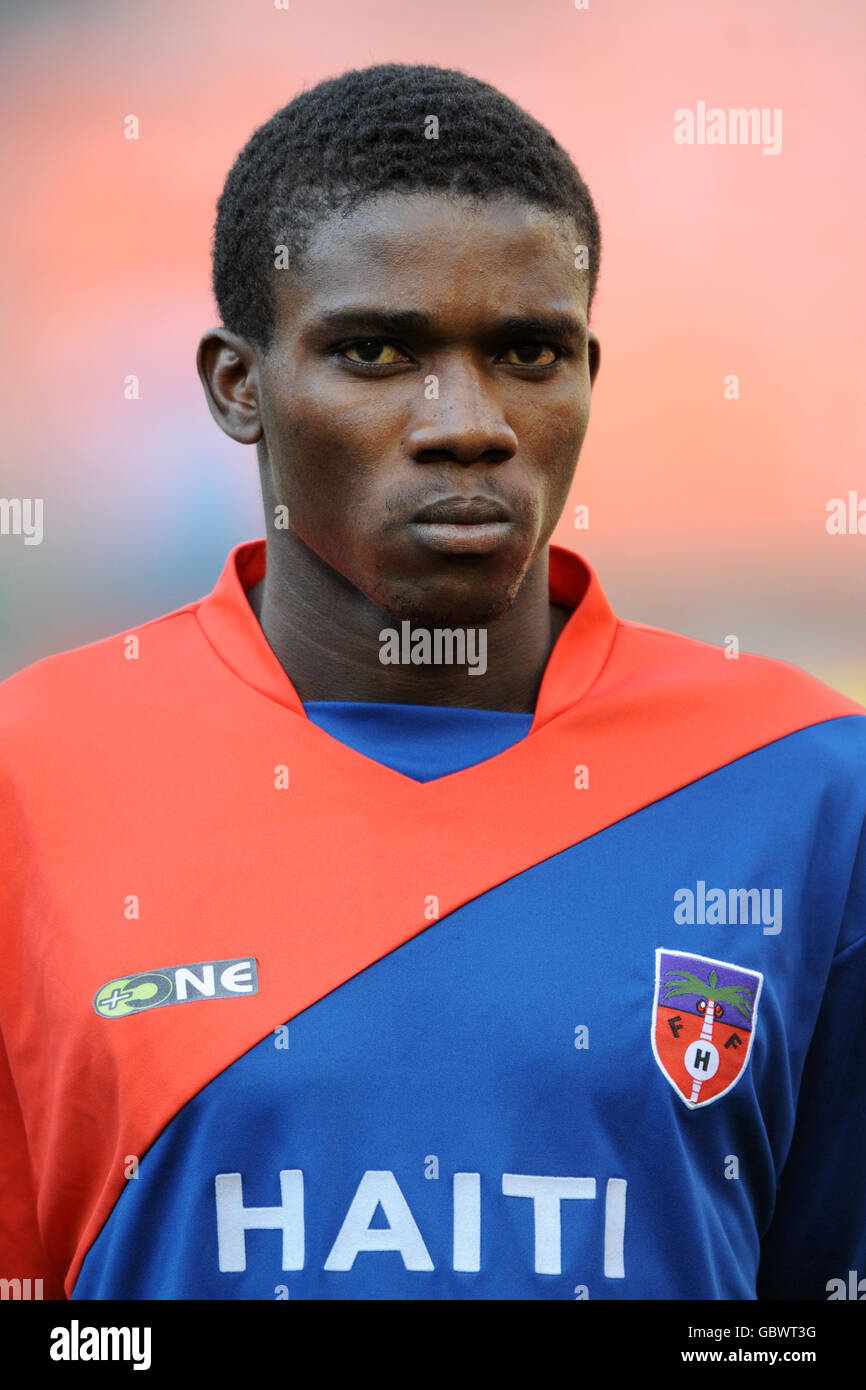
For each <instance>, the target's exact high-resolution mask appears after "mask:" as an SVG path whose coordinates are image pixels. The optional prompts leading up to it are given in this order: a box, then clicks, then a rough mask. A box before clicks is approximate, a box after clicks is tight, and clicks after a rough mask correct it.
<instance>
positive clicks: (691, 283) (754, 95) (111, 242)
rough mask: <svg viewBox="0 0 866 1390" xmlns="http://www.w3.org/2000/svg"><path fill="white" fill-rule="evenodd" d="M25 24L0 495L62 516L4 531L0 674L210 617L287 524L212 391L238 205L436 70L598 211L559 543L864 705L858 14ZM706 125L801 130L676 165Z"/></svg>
mask: <svg viewBox="0 0 866 1390" xmlns="http://www.w3.org/2000/svg"><path fill="white" fill-rule="evenodd" d="M4 25H5V43H4V53H3V57H2V60H0V72H2V77H3V81H2V84H0V88H2V97H0V109H2V120H3V131H4V145H5V154H4V156H3V161H4V169H3V172H4V176H5V177H4V184H5V187H6V191H7V212H6V216H5V218H4V222H3V227H2V241H3V249H2V257H0V304H2V308H3V311H4V318H5V322H6V332H5V333H4V335H3V342H2V346H0V352H2V356H3V359H4V361H3V373H2V377H3V385H4V398H5V405H4V421H3V449H2V468H0V497H6V498H13V497H42V498H43V499H44V527H45V534H44V540H43V542H42V544H41V545H38V546H36V545H33V546H25V545H24V543H23V539H22V538H21V537H20V536H12V535H5V536H0V678H2V677H5V676H8V675H10V674H11V673H12V672H14V671H16V670H18V669H20V668H21V667H23V666H25V665H28V664H29V663H30V662H32V661H35V660H37V659H39V658H40V657H43V656H46V655H48V654H50V653H53V652H57V651H60V650H63V649H65V648H68V647H72V646H78V645H80V644H82V643H85V642H88V641H92V640H94V639H96V638H99V637H102V636H105V635H108V634H110V633H115V632H121V631H124V630H126V629H128V628H132V627H134V626H135V624H136V623H139V622H142V621H144V620H146V619H148V618H151V617H155V616H158V615H159V614H161V613H164V612H167V611H170V610H171V609H173V608H176V607H179V606H180V605H181V604H183V603H185V602H187V601H189V600H190V599H193V598H196V597H199V596H201V595H203V594H205V593H206V592H208V591H209V589H210V588H211V587H212V586H213V583H214V582H215V580H216V577H217V575H218V573H219V571H220V569H221V567H222V564H223V561H224V559H225V555H226V552H227V551H228V549H229V548H230V547H231V546H232V545H234V544H235V543H237V542H238V541H240V540H243V539H247V538H249V537H252V536H256V535H261V534H262V533H263V524H262V520H261V514H260V502H259V496H258V483H257V475H256V462H255V453H254V450H252V449H247V450H244V449H243V448H242V447H241V446H238V445H235V444H232V443H231V442H230V441H229V440H228V439H226V438H225V437H224V436H223V435H222V434H221V433H220V432H219V431H218V430H217V428H216V426H215V425H214V424H213V423H212V421H211V418H210V415H209V414H208V411H207V409H206V406H205V403H204V400H203V397H202V393H201V389H200V386H199V383H198V379H197V376H196V373H195V366H194V354H195V348H196V344H197V341H198V337H199V336H200V333H201V331H202V330H203V328H205V327H206V326H208V325H209V324H210V323H212V322H214V321H215V309H214V306H213V301H212V298H211V294H210V289H209V273H210V267H209V246H210V237H211V228H212V224H213V217H214V206H215V202H216V199H217V197H218V195H219V192H220V190H221V187H222V182H223V180H224V178H225V175H226V173H227V171H228V169H229V167H230V165H231V163H232V162H233V160H234V157H235V155H236V153H237V151H238V150H239V149H240V147H241V146H242V145H243V143H244V142H245V141H246V139H247V137H248V136H249V134H250V133H251V131H252V130H253V128H254V127H255V126H256V125H259V124H260V123H261V122H262V121H264V120H266V119H267V118H268V117H269V116H270V115H271V114H272V112H273V111H274V110H276V109H277V108H278V107H279V106H281V105H283V104H284V103H285V102H286V101H288V100H290V99H291V97H292V96H294V95H295V94H296V93H297V92H298V91H299V90H300V89H301V88H302V87H304V86H310V85H313V84H314V83H315V82H317V81H318V80H320V79H321V78H322V77H325V76H329V75H332V74H335V73H338V72H341V71H343V70H344V69H346V68H349V67H363V66H366V65H367V64H369V63H373V62H383V61H404V62H419V61H420V62H432V63H437V64H441V65H443V66H453V67H459V68H462V69H464V70H465V71H468V72H471V73H473V74H475V75H476V76H479V77H482V78H484V79H486V80H488V81H491V82H493V83H494V84H496V85H497V86H500V87H501V88H502V89H503V90H504V91H506V92H507V93H508V94H509V95H510V96H512V97H513V98H515V99H516V100H517V101H518V102H520V103H521V104H522V105H523V106H525V107H526V108H527V109H528V110H529V111H530V112H532V113H533V114H534V115H535V116H537V117H538V118H539V119H540V120H542V121H543V122H545V123H546V124H547V125H548V126H549V127H550V128H551V129H552V131H553V132H554V134H555V135H556V136H557V138H558V139H559V140H560V141H561V143H563V144H564V145H565V146H566V147H567V148H568V149H569V150H570V152H571V153H572V155H573V156H574V158H575V160H576V162H577V164H578V167H579V168H580V171H581V173H582V174H583V176H584V178H585V179H586V181H587V182H588V184H589V186H590V189H591V190H592V193H593V196H594V198H595V200H596V203H597V206H598V208H599V212H600V216H601V221H602V231H603V236H604V257H603V268H602V275H601V285H600V290H599V295H598V299H597V302H596V307H595V310H594V315H593V323H594V326H595V328H596V330H597V331H598V332H599V334H600V336H601V339H602V371H601V374H600V376H599V381H598V385H597V388H596V391H595V393H594V397H593V416H592V422H591V425H590V430H589V435H588V438H587V442H586V445H585V447H584V452H583V457H582V460H581V464H580V467H579V469H578V474H577V479H576V483H575V487H574V493H573V498H572V507H573V506H574V505H577V504H584V505H586V506H587V507H588V508H589V522H590V524H589V529H588V530H582V531H576V530H575V529H574V527H573V524H572V509H571V507H570V508H569V509H567V511H566V513H565V516H564V518H563V521H562V523H561V525H560V527H559V530H558V531H557V534H556V536H555V537H554V539H555V540H557V541H559V542H560V543H561V544H564V545H568V546H571V547H573V548H575V549H579V550H581V551H582V552H583V553H584V554H586V556H587V557H588V558H589V559H590V560H591V561H592V563H593V564H594V565H595V566H596V568H597V569H598V571H599V573H600V576H601V579H602V582H603V583H604V585H605V587H606V589H607V592H608V594H609V596H610V598H611V601H612V602H613V604H614V607H615V608H616V610H617V611H618V612H619V613H620V614H621V615H622V616H623V617H628V618H633V619H636V620H640V621H643V622H648V623H652V624H654V625H656V626H660V627H668V628H672V629H674V630H677V631H681V632H686V633H689V634H691V635H693V636H696V637H700V638H702V639H704V640H706V641H710V642H717V643H723V642H724V641H725V638H726V637H727V636H728V634H735V635H736V636H737V637H738V639H739V642H740V645H741V648H742V649H743V650H744V651H756V652H762V653H764V654H766V655H770V656H777V657H781V658H784V659H786V660H789V661H793V662H795V663H796V664H797V665H800V666H802V667H804V668H805V669H807V670H809V671H812V672H813V673H814V674H816V675H817V676H819V677H821V678H822V679H823V680H825V681H827V682H829V683H830V684H831V685H835V686H837V687H838V688H839V689H841V690H844V691H846V692H847V693H849V694H851V695H853V696H854V697H855V698H858V699H860V700H861V701H864V702H866V603H864V598H866V535H854V534H846V535H829V534H828V532H827V529H826V518H827V510H826V509H827V503H828V501H829V500H830V499H831V498H834V497H842V498H847V495H848V493H849V492H850V491H851V490H856V489H858V488H859V494H858V495H859V497H860V498H863V499H866V465H864V457H866V450H864V412H863V409H862V406H861V404H860V398H861V397H862V375H863V358H862V340H863V322H864V302H863V301H864V276H863V273H862V237H863V211H864V201H866V194H864V180H863V171H864V159H863V154H862V130H863V127H864V84H863V82H862V67H861V63H862V59H861V54H862V52H863V47H864V39H866V11H864V9H863V7H862V5H861V4H860V0H850V2H848V0H836V2H835V3H834V4H832V5H831V6H829V7H827V6H818V5H815V4H813V3H811V2H808V3H807V0H762V3H761V4H760V5H758V6H756V5H754V3H753V0H727V3H724V4H717V5H709V6H708V5H695V4H694V3H693V0H666V3H665V4H664V5H663V6H659V5H654V4H650V3H639V0H620V3H617V4H609V3H603V0H591V3H590V8H589V9H585V10H578V9H576V8H575V5H574V3H573V0H533V3H532V4H531V5H528V4H525V3H511V0H502V2H501V3H496V0H473V3H472V4H470V5H467V4H466V3H465V0H437V3H436V4H435V5H422V4H416V5H413V6H410V7H408V8H407V7H404V6H398V5H394V4H392V3H389V2H388V0H366V3H364V4H363V5H358V4H357V3H355V0H289V5H288V8H287V9H278V8H276V6H275V4H274V3H273V0H260V3H258V4H246V5H244V6H243V7H241V8H240V9H239V7H238V6H237V5H235V4H234V3H229V0H184V4H183V5H176V4H171V3H166V2H165V0H156V2H155V3H149V4H147V5H132V6H125V5H118V4H117V3H116V0H99V2H98V3H97V2H96V0H92V2H91V3H87V0H78V3H76V4H68V3H53V4H52V3H42V4H40V5H38V6H33V5H32V4H30V3H18V4H16V3H9V0H7V3H6V4H5V5H4ZM700 100H703V101H706V103H707V104H708V105H717V106H721V107H723V108H726V109H727V108H729V107H757V108H770V109H773V108H781V110H782V113H783V125H782V133H783V139H782V150H781V153H780V154H778V155H765V154H764V153H763V151H762V149H761V148H760V147H749V146H746V147H733V146H724V147H707V146H704V147H700V146H691V147H683V146H678V145H676V144H675V143H674V140H673V127H674V112H675V110H677V109H678V108H682V107H689V108H692V109H694V108H695V106H696V104H697V102H698V101H700ZM130 114H135V115H136V116H137V117H138V119H139V121H140V132H141V134H140V139H139V140H138V141H128V140H126V139H124V138H123V121H124V118H125V117H126V116H127V115H130ZM129 373H134V374H136V375H137V376H138V377H139V378H140V383H141V398H140V399H139V400H138V401H127V400H125V399H124V393H123V383H124V378H125V376H126V375H127V374H129ZM731 373H734V374H736V376H737V377H738V378H739V383H740V399H739V400H737V401H729V400H726V399H725V396H724V380H725V377H726V376H727V375H728V374H731ZM95 698H98V693H95Z"/></svg>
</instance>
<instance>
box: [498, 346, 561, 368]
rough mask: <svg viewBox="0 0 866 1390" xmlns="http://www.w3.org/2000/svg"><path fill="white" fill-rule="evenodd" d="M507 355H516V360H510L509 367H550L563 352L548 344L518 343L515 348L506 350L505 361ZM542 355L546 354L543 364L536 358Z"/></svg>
mask: <svg viewBox="0 0 866 1390" xmlns="http://www.w3.org/2000/svg"><path fill="white" fill-rule="evenodd" d="M509 353H514V354H515V355H516V360H514V358H512V360H511V361H510V362H509V366H511V367H552V366H553V364H554V362H558V361H559V359H560V357H562V355H563V350H562V348H559V347H554V346H552V344H550V343H518V344H517V346H516V347H511V348H507V349H506V353H505V358H506V360H507V359H508V354H509ZM542 353H546V354H547V357H546V359H545V360H544V361H543V362H539V361H538V358H539V356H540V355H541V354H542Z"/></svg>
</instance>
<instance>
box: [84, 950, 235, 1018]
mask: <svg viewBox="0 0 866 1390" xmlns="http://www.w3.org/2000/svg"><path fill="white" fill-rule="evenodd" d="M256 966H257V961H256V959H255V957H254V956H244V957H243V959H241V960H204V961H198V962H197V963H196V964H194V965H168V966H160V968H159V969H158V970H145V971H142V972H141V973H140V974H138V975H121V976H120V977H119V978H118V979H116V980H109V981H108V983H107V984H105V985H102V987H101V988H100V989H98V990H97V991H96V994H95V995H94V998H93V1007H94V1009H95V1010H96V1012H97V1013H98V1014H99V1016H100V1018H125V1017H128V1015H129V1014H140V1013H142V1012H143V1011H144V1010H145V1009H159V1008H161V1007H162V1005H163V1004H192V1003H195V1002H196V1001H197V1000H201V999H236V998H237V997H238V995H241V994H258V992H259V977H258V971H257V969H256Z"/></svg>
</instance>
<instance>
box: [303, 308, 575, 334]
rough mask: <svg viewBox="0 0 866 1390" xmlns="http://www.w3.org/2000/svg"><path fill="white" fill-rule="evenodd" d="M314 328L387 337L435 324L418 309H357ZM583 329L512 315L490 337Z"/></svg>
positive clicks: (558, 320)
mask: <svg viewBox="0 0 866 1390" xmlns="http://www.w3.org/2000/svg"><path fill="white" fill-rule="evenodd" d="M314 326H315V328H318V329H323V328H324V329H328V330H329V331H331V332H335V333H353V332H354V333H358V332H364V333H376V334H379V335H382V336H388V335H389V334H392V335H396V336H399V335H400V334H404V333H406V334H411V333H418V334H428V335H429V334H432V333H434V331H435V324H434V321H433V319H432V318H431V317H430V315H429V314H425V313H423V312H422V311H421V310H420V309H387V310H386V309H374V308H372V307H369V308H367V307H364V306H358V307H357V308H349V309H334V310H331V311H330V312H328V313H324V314H321V315H320V316H319V317H318V318H317V319H316V322H315V325H314ZM585 335H586V329H585V328H584V325H583V324H582V323H581V321H580V319H578V318H576V317H575V315H574V314H570V313H567V312H558V311H556V312H553V313H549V314H542V315H535V314H511V315H508V316H507V317H506V318H502V319H498V320H497V321H496V322H495V323H494V324H492V325H491V328H490V336H491V337H496V338H521V337H522V338H524V339H526V340H531V339H535V338H563V337H566V338H574V339H583V338H584V337H585Z"/></svg>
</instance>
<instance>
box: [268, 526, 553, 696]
mask: <svg viewBox="0 0 866 1390" xmlns="http://www.w3.org/2000/svg"><path fill="white" fill-rule="evenodd" d="M287 542H288V543H287ZM247 598H248V600H249V603H250V606H251V608H252V610H253V612H254V613H255V615H256V617H257V618H258V620H259V623H260V625H261V628H262V631H263V632H264V635H265V637H266V638H267V640H268V643H269V645H270V647H271V648H272V650H273V652H274V654H275V656H276V657H277V660H278V661H279V662H280V665H281V666H282V668H283V670H284V671H285V672H286V674H287V676H288V677H289V679H290V680H291V682H292V685H293V686H294V687H295V689H296V691H297V692H298V695H299V697H300V699H301V700H302V701H303V702H307V701H309V700H360V701H375V702H382V701H385V702H389V703H394V704H419V705H461V706H467V707H472V708H476V709H497V710H510V711H515V712H520V713H526V714H530V713H532V712H533V711H534V709H535V702H536V699H537V696H538V689H539V686H540V684H541V678H542V676H543V674H544V668H545V666H546V665H547V661H548V658H549V656H550V653H551V651H552V649H553V646H554V643H555V642H556V639H557V637H558V636H559V634H560V632H561V631H562V629H563V627H564V626H565V624H566V622H567V621H568V619H569V617H570V616H571V614H570V612H569V610H568V609H566V608H562V607H561V606H560V605H558V604H552V603H551V602H550V599H549V595H548V551H547V547H546V546H545V547H544V549H543V550H542V552H541V554H540V555H539V556H538V557H537V558H536V560H535V561H534V562H533V564H532V565H531V566H530V568H529V570H528V571H527V573H526V576H525V578H524V580H523V583H522V584H521V587H520V589H519V591H518V594H517V597H516V599H515V600H514V603H513V604H512V606H511V608H510V609H509V610H508V612H507V613H503V614H502V616H501V617H499V618H496V619H493V620H491V621H489V622H488V623H487V624H486V625H484V632H485V634H486V669H485V671H484V673H483V675H482V674H481V671H480V667H479V671H478V674H476V675H471V674H470V670H471V669H472V668H471V667H470V666H468V665H465V664H464V665H456V664H453V665H449V664H435V663H427V664H420V665H412V664H389V665H385V664H383V663H382V662H381V661H380V660H379V653H380V650H381V641H380V633H381V632H382V631H383V630H384V629H385V628H391V629H395V630H396V632H397V633H398V634H400V631H401V624H400V621H399V619H397V618H394V617H392V616H390V615H389V614H387V613H384V612H383V610H382V609H381V608H378V607H376V605H375V604H373V603H371V602H370V600H369V599H367V598H366V597H365V596H364V595H363V594H362V593H361V592H360V590H358V589H356V588H355V587H354V586H353V585H351V584H349V582H348V581H347V580H346V579H344V578H343V576H342V575H340V574H338V573H337V572H336V571H335V570H333V569H331V567H330V566H329V565H326V564H325V563H324V562H323V561H321V560H320V559H319V557H318V556H316V555H315V554H314V553H313V552H312V551H311V550H309V548H308V547H307V546H305V545H304V544H303V543H302V542H300V541H296V540H295V538H294V537H292V538H291V540H289V538H288V537H283V538H281V540H280V544H279V546H272V545H271V542H270V540H269V541H268V551H267V567H266V572H265V577H264V579H262V580H261V581H260V582H259V583H258V584H256V585H255V586H254V587H253V588H252V589H250V590H249V591H248V593H247ZM446 626H447V625H446Z"/></svg>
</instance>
